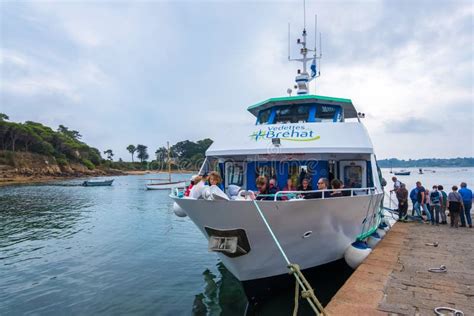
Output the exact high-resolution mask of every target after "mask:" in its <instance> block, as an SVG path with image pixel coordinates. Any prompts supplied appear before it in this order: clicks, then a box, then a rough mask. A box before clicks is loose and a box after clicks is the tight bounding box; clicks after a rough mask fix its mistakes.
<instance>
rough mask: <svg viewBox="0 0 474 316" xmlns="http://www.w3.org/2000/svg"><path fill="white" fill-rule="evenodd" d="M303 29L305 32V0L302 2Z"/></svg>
mask: <svg viewBox="0 0 474 316" xmlns="http://www.w3.org/2000/svg"><path fill="white" fill-rule="evenodd" d="M303 29H305V30H306V0H303Z"/></svg>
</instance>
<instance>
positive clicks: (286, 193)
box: [273, 187, 379, 201]
mask: <svg viewBox="0 0 474 316" xmlns="http://www.w3.org/2000/svg"><path fill="white" fill-rule="evenodd" d="M347 191H349V192H350V194H348V195H343V197H347V196H354V195H369V194H377V193H379V192H378V189H377V188H376V187H368V188H350V189H327V190H311V191H278V192H277V193H275V196H274V198H273V199H274V201H277V200H278V196H279V195H280V196H289V195H296V196H298V195H302V196H304V195H306V194H314V193H321V199H328V198H336V197H340V196H334V197H333V196H331V193H333V192H341V193H342V192H347ZM354 192H355V194H354ZM359 192H360V193H361V194H358V193H359Z"/></svg>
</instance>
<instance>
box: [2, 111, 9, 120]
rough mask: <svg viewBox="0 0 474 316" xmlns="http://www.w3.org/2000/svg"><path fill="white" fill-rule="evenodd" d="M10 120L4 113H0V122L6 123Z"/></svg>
mask: <svg viewBox="0 0 474 316" xmlns="http://www.w3.org/2000/svg"><path fill="white" fill-rule="evenodd" d="M9 119H10V118H9V117H8V115H6V114H5V113H0V121H8V120H9Z"/></svg>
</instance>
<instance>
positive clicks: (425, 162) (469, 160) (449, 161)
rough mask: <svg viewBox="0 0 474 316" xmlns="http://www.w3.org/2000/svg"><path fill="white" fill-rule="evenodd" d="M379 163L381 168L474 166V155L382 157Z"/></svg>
mask: <svg viewBox="0 0 474 316" xmlns="http://www.w3.org/2000/svg"><path fill="white" fill-rule="evenodd" d="M377 163H378V164H379V166H380V167H381V168H410V167H415V168H416V167H474V158H473V157H464V158H460V157H458V158H446V159H440V158H423V159H408V160H403V159H397V158H389V159H381V160H378V161H377Z"/></svg>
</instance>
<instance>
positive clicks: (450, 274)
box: [326, 223, 474, 315]
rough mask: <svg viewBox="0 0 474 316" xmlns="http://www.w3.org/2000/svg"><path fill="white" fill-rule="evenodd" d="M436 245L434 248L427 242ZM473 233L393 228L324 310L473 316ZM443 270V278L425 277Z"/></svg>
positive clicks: (417, 226)
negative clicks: (448, 311) (451, 311)
mask: <svg viewBox="0 0 474 316" xmlns="http://www.w3.org/2000/svg"><path fill="white" fill-rule="evenodd" d="M433 242H438V243H439V246H438V247H433V246H427V245H425V244H426V243H433ZM473 242H474V228H471V229H469V228H458V229H455V228H450V227H449V224H448V225H440V226H432V225H427V224H421V223H397V224H395V225H394V227H393V228H392V229H391V230H390V231H389V232H388V234H387V235H386V236H385V238H384V239H383V240H382V241H381V242H380V243H379V245H378V246H377V247H376V248H375V249H374V251H373V252H372V253H371V254H370V255H369V257H368V258H367V259H366V260H365V261H364V263H362V264H361V265H360V266H359V268H358V269H357V270H356V271H355V272H354V273H353V275H352V276H351V277H350V278H349V279H348V280H347V282H346V283H345V284H344V286H343V287H342V288H341V289H340V290H339V291H338V292H337V294H336V295H335V296H334V297H333V298H332V300H331V301H330V303H329V304H328V305H327V307H326V310H327V312H328V313H329V314H330V315H387V314H397V315H398V314H400V315H434V314H435V313H434V308H435V307H439V306H446V307H451V308H456V309H458V310H461V311H463V312H464V315H474V252H473V251H472V247H473ZM440 265H445V266H446V268H447V272H446V273H433V272H428V269H429V268H435V267H439V266H440Z"/></svg>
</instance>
